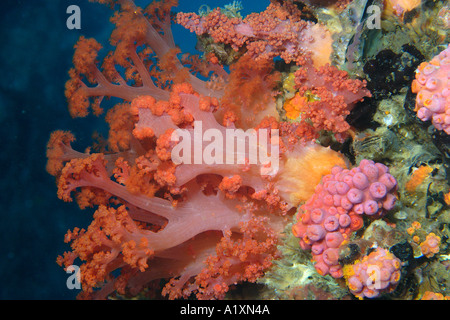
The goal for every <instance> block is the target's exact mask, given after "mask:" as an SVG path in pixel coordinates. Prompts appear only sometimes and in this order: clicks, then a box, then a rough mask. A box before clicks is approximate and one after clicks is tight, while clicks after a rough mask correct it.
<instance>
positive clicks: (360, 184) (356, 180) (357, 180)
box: [353, 172, 369, 190]
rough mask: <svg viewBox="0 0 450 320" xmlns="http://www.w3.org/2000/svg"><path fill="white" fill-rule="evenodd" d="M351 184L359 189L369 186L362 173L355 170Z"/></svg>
mask: <svg viewBox="0 0 450 320" xmlns="http://www.w3.org/2000/svg"><path fill="white" fill-rule="evenodd" d="M353 185H354V186H355V187H356V188H358V189H360V190H362V189H365V188H367V187H368V186H369V179H367V176H366V175H365V174H364V173H361V172H357V173H355V175H354V176H353Z"/></svg>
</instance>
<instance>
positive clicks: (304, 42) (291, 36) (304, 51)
mask: <svg viewBox="0 0 450 320" xmlns="http://www.w3.org/2000/svg"><path fill="white" fill-rule="evenodd" d="M300 16H301V12H300V10H299V9H298V8H297V6H296V5H295V4H293V3H292V2H289V1H283V2H271V4H270V5H269V6H268V7H267V9H266V10H265V11H263V12H260V13H252V14H250V15H248V16H247V17H246V18H245V19H240V18H238V17H233V18H228V17H227V16H226V15H225V14H223V13H222V12H221V11H220V10H219V9H215V10H213V11H212V12H210V13H209V14H208V15H206V16H199V15H197V14H195V13H179V14H178V15H177V22H178V23H179V24H181V25H182V26H184V27H185V28H187V29H189V30H190V31H191V32H195V33H196V34H197V35H203V34H208V35H210V36H211V37H212V39H213V40H214V42H219V43H225V44H229V45H231V47H232V48H233V49H234V50H236V51H238V50H239V49H240V48H242V47H245V49H246V51H247V53H246V54H248V55H250V56H251V57H253V58H255V59H257V60H270V59H272V58H274V57H277V56H279V57H281V58H282V59H283V60H284V61H285V62H286V63H290V62H296V63H300V64H301V62H303V61H304V60H305V59H311V61H312V62H313V64H314V65H315V66H316V67H319V66H322V65H324V64H325V63H330V54H331V52H332V38H331V33H330V32H329V31H328V30H327V29H326V28H325V27H324V26H321V25H319V24H314V23H312V22H309V21H308V22H307V21H304V20H302V19H301V17H300Z"/></svg>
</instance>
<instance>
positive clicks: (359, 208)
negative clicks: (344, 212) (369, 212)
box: [353, 203, 364, 214]
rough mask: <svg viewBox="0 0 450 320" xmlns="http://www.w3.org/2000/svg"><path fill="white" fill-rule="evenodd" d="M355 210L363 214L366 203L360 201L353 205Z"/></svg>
mask: <svg viewBox="0 0 450 320" xmlns="http://www.w3.org/2000/svg"><path fill="white" fill-rule="evenodd" d="M353 211H355V213H357V214H363V213H364V204H363V203H358V204H356V205H355V206H354V207H353Z"/></svg>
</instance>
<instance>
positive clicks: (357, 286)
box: [348, 276, 363, 293]
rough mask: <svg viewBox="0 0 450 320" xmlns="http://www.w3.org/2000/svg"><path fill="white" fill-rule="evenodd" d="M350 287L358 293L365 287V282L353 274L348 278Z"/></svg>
mask: <svg viewBox="0 0 450 320" xmlns="http://www.w3.org/2000/svg"><path fill="white" fill-rule="evenodd" d="M348 287H349V289H350V290H351V291H352V292H354V293H358V292H360V291H361V290H362V289H363V284H362V283H361V281H359V279H358V278H357V277H355V276H353V277H351V278H349V279H348Z"/></svg>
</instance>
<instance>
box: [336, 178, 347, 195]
mask: <svg viewBox="0 0 450 320" xmlns="http://www.w3.org/2000/svg"><path fill="white" fill-rule="evenodd" d="M348 190H350V187H349V186H348V184H346V183H345V182H342V181H341V182H338V183H336V191H337V193H339V194H340V195H344V194H346V193H347V192H348Z"/></svg>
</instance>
